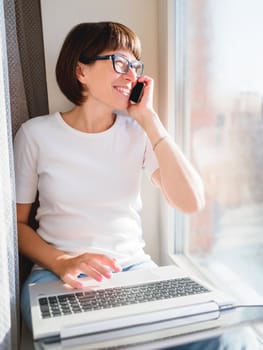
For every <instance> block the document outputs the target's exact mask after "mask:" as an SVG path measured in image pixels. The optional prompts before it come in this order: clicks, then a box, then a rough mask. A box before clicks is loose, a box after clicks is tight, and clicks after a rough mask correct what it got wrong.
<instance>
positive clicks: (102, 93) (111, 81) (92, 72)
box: [77, 50, 137, 110]
mask: <svg viewBox="0 0 263 350" xmlns="http://www.w3.org/2000/svg"><path fill="white" fill-rule="evenodd" d="M111 54H121V55H123V56H125V57H127V59H128V60H129V61H134V60H136V58H135V57H134V55H133V54H131V53H130V52H129V51H127V50H118V51H105V52H102V53H101V54H100V55H99V56H104V55H111ZM77 78H78V80H79V82H80V83H81V84H82V85H83V87H84V90H85V96H86V102H85V103H91V102H93V103H97V104H102V105H104V106H105V107H106V106H107V107H109V108H110V109H111V110H112V109H126V108H127V107H128V103H129V96H130V93H131V90H132V88H133V87H134V85H135V84H136V81H137V74H136V72H135V70H134V69H133V68H130V69H129V70H128V72H127V73H125V74H121V73H117V72H116V71H115V70H114V68H113V64H112V60H111V59H108V60H98V61H95V62H94V63H92V64H88V65H85V64H82V63H79V65H78V67H77Z"/></svg>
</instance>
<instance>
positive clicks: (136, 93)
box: [130, 81, 144, 103]
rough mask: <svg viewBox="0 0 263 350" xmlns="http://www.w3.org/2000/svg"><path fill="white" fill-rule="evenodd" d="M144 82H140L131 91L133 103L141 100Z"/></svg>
mask: <svg viewBox="0 0 263 350" xmlns="http://www.w3.org/2000/svg"><path fill="white" fill-rule="evenodd" d="M143 88H144V83H141V82H138V81H137V83H136V85H135V86H134V88H133V89H132V91H131V95H130V101H131V103H138V102H140V101H141V98H142V95H143Z"/></svg>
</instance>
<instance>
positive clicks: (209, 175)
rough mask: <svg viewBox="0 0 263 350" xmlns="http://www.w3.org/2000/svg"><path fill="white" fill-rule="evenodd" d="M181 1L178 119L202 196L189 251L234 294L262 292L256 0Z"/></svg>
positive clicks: (261, 69)
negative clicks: (181, 91) (181, 71)
mask: <svg viewBox="0 0 263 350" xmlns="http://www.w3.org/2000/svg"><path fill="white" fill-rule="evenodd" d="M182 3H183V6H184V9H183V11H184V19H185V20H184V26H183V27H182V28H183V29H182V31H183V32H184V33H183V37H184V44H183V50H182V51H181V52H179V53H177V54H178V55H182V52H183V53H184V54H183V57H184V104H185V106H184V111H185V112H184V115H183V118H184V119H185V120H187V123H186V125H190V135H189V137H188V138H187V143H188V147H189V149H190V157H191V158H192V161H193V162H194V163H195V165H196V166H197V168H198V169H199V172H200V174H201V175H202V177H203V179H204V182H205V188H206V197H207V205H206V208H205V210H203V211H202V212H200V213H197V214H194V215H191V216H190V217H189V222H188V225H187V227H188V247H187V249H188V253H189V254H190V255H191V256H192V257H193V258H194V259H195V260H196V261H197V262H198V263H200V264H202V266H203V267H204V268H207V269H208V270H207V271H208V272H211V276H213V277H216V278H217V279H218V280H220V281H221V282H222V283H224V284H226V285H227V286H228V287H229V286H232V287H233V289H235V293H236V295H239V294H240V293H241V291H240V286H241V285H242V286H243V283H245V284H246V287H247V288H250V287H253V288H254V290H256V291H257V292H258V293H260V294H262V293H263V292H262V291H263V278H262V272H263V114H262V111H263V110H262V101H263V99H262V96H263V79H262V77H263V63H262V62H263V41H262V40H261V39H260V33H262V32H263V21H262V13H263V1H262V0H220V1H217V0H195V1H192V0H186V1H184V0H183V1H181V4H182ZM244 291H245V289H244V288H243V292H244ZM247 291H248V290H246V292H244V293H247ZM239 296H240V297H243V296H244V295H239Z"/></svg>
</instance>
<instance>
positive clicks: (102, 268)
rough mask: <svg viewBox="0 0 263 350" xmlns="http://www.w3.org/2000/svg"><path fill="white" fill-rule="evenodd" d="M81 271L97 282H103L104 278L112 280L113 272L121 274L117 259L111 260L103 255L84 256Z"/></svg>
mask: <svg viewBox="0 0 263 350" xmlns="http://www.w3.org/2000/svg"><path fill="white" fill-rule="evenodd" d="M80 269H81V271H83V272H84V273H86V274H87V275H88V276H90V277H92V278H94V279H95V280H97V281H101V280H102V279H103V277H106V278H111V276H112V272H111V270H113V271H115V272H120V271H121V270H122V268H121V266H120V265H119V264H118V263H117V262H116V259H111V258H109V257H108V256H106V255H102V254H92V255H91V254H88V253H87V254H84V255H83V256H82V262H81V264H80Z"/></svg>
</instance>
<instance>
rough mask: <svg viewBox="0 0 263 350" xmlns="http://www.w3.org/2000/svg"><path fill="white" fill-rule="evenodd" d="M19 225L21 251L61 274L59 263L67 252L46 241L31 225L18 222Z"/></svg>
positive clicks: (41, 264)
mask: <svg viewBox="0 0 263 350" xmlns="http://www.w3.org/2000/svg"><path fill="white" fill-rule="evenodd" d="M17 226H18V246H19V252H20V253H21V254H23V255H25V256H26V257H28V258H29V259H30V260H31V261H32V262H34V263H36V264H38V265H39V266H41V267H43V268H46V269H48V270H50V271H52V272H54V273H55V274H59V273H58V264H59V261H60V260H61V259H62V258H63V257H64V256H65V253H64V252H63V251H60V250H58V249H56V248H55V247H53V246H52V245H50V244H48V243H47V242H45V241H44V240H43V239H42V238H41V237H40V236H39V235H38V234H37V233H36V232H35V231H34V230H33V229H32V228H31V227H30V226H29V225H27V224H25V223H18V225H17Z"/></svg>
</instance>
